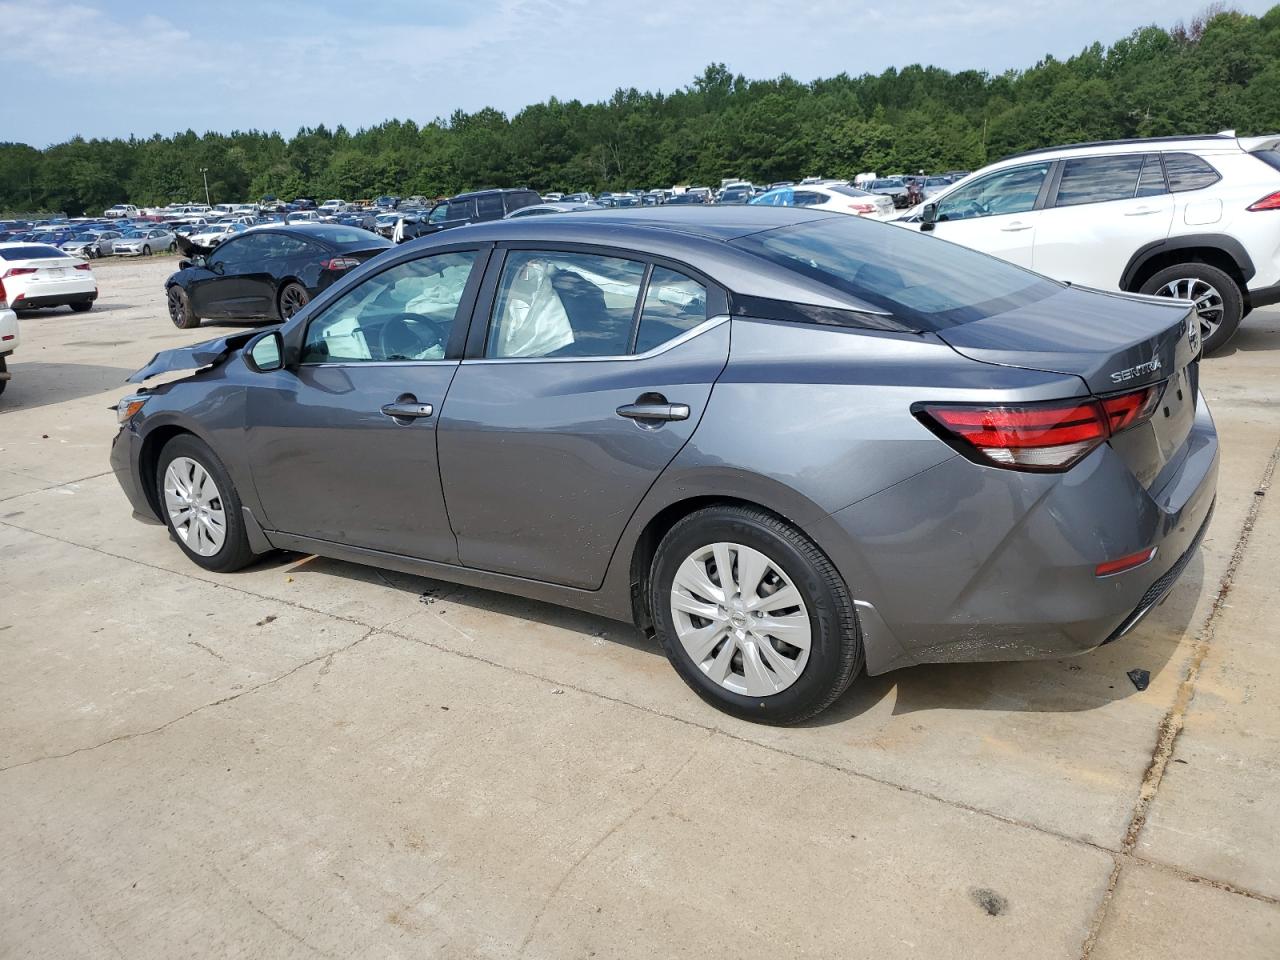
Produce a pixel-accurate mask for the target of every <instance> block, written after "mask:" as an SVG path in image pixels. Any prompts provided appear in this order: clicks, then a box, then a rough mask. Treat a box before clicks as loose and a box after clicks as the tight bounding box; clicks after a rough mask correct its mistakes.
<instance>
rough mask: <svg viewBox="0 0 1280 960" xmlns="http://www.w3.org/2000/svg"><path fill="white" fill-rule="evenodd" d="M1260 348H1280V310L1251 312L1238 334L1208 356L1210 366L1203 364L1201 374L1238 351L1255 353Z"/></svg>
mask: <svg viewBox="0 0 1280 960" xmlns="http://www.w3.org/2000/svg"><path fill="white" fill-rule="evenodd" d="M1259 350H1280V310H1276V309H1274V308H1272V307H1268V308H1266V309H1263V310H1258V311H1256V312H1254V313H1251V314H1249V316H1247V317H1245V318H1244V320H1243V321H1242V322H1241V324H1240V327H1239V329H1237V330H1236V335H1235V336H1234V337H1232V338H1231V339H1230V340H1228V341H1227V344H1226V346H1224V347H1223V348H1222V349H1221V350H1219V351H1218V352H1216V353H1215V354H1214V355H1213V356H1212V357H1208V358H1206V362H1207V364H1208V367H1207V368H1206V367H1205V366H1201V368H1200V370H1201V376H1204V375H1205V374H1206V373H1208V372H1211V371H1212V370H1213V364H1214V363H1215V362H1216V361H1218V360H1221V359H1222V358H1224V357H1229V356H1231V355H1232V354H1234V353H1237V352H1244V353H1255V352H1257V351H1259Z"/></svg>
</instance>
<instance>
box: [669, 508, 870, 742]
mask: <svg viewBox="0 0 1280 960" xmlns="http://www.w3.org/2000/svg"><path fill="white" fill-rule="evenodd" d="M650 604H651V609H652V611H653V620H654V623H655V624H656V625H657V634H658V638H659V640H660V642H661V643H662V646H663V649H664V650H665V652H666V654H667V657H668V659H669V660H670V661H671V663H672V665H673V666H674V667H675V668H676V671H677V672H678V673H679V674H680V676H681V677H682V678H683V679H684V681H685V682H686V683H687V684H689V686H691V687H692V688H693V689H694V691H695V692H696V693H697V694H698V695H699V696H700V697H702V698H703V699H704V700H706V701H707V702H708V703H710V704H711V705H712V706H715V707H717V708H719V709H720V710H723V711H725V712H726V713H730V714H733V715H734V716H738V717H742V718H744V719H747V720H754V721H757V722H762V723H772V724H789V723H799V722H801V721H803V720H807V719H808V718H810V717H812V716H814V715H815V714H818V713H820V712H821V711H823V710H825V709H826V708H827V707H829V706H830V705H831V704H832V703H833V702H835V700H836V698H837V697H839V696H840V694H841V693H843V692H844V691H845V690H846V689H847V688H848V686H849V684H850V683H851V682H852V681H853V678H854V677H855V676H856V675H857V674H858V672H859V671H860V670H861V669H862V637H861V633H860V631H859V628H858V621H857V617H856V615H855V613H854V608H853V603H852V601H851V600H850V598H849V594H848V590H847V589H846V588H845V584H844V581H843V580H842V579H841V578H840V575H839V573H837V572H836V569H835V567H833V566H832V564H831V561H830V560H828V559H827V557H826V556H825V555H824V554H823V553H822V551H821V550H819V549H818V548H817V546H815V545H814V543H813V542H812V541H811V540H809V538H808V537H806V536H805V535H804V534H802V533H801V532H800V531H798V530H796V529H795V528H794V527H792V526H790V525H789V524H787V523H786V522H784V521H783V520H781V519H779V518H778V517H775V516H774V515H773V514H770V513H767V512H766V511H763V510H759V509H754V508H748V507H708V508H706V509H704V510H699V511H697V512H695V513H692V514H690V515H689V516H688V517H685V518H684V519H683V520H681V521H680V522H679V523H677V524H676V525H675V526H674V527H673V528H672V529H671V531H670V532H669V533H668V534H667V535H666V536H665V537H664V538H663V540H662V543H661V544H660V545H659V547H658V550H657V553H656V554H655V556H654V560H653V566H652V570H651V576H650Z"/></svg>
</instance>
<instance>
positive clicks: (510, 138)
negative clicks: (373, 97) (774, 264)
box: [0, 6, 1280, 215]
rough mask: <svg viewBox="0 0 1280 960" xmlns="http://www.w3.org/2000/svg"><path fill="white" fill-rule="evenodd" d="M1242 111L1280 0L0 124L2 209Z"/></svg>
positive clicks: (857, 168)
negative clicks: (858, 64) (833, 60)
mask: <svg viewBox="0 0 1280 960" xmlns="http://www.w3.org/2000/svg"><path fill="white" fill-rule="evenodd" d="M1226 128H1231V129H1236V130H1238V131H1239V132H1240V134H1241V135H1245V134H1254V133H1267V132H1275V131H1280V6H1275V7H1272V8H1271V10H1269V11H1268V12H1267V13H1266V14H1264V15H1263V16H1261V17H1253V16H1247V15H1244V14H1241V13H1237V12H1234V11H1225V10H1222V9H1220V8H1219V9H1210V10H1209V11H1207V12H1206V13H1205V14H1204V15H1202V16H1201V17H1197V18H1196V19H1195V20H1193V21H1192V22H1191V23H1190V24H1179V25H1177V26H1175V27H1173V28H1171V29H1162V28H1160V27H1156V26H1150V27H1145V28H1142V29H1139V30H1136V31H1134V32H1133V33H1131V34H1130V35H1129V36H1127V37H1125V38H1123V39H1121V40H1119V41H1117V42H1115V43H1113V44H1112V45H1111V46H1109V47H1106V46H1103V45H1102V44H1101V43H1094V44H1093V45H1092V46H1089V47H1087V48H1086V49H1084V50H1082V51H1081V52H1080V53H1079V54H1077V55H1076V56H1073V57H1071V58H1069V59H1066V60H1058V59H1055V58H1053V57H1046V58H1045V59H1043V60H1041V61H1040V62H1039V63H1037V64H1035V65H1034V66H1033V67H1030V68H1029V69H1026V70H1020V71H1009V72H1006V73H1002V74H998V75H992V74H988V73H986V72H983V71H978V70H965V71H961V72H958V73H952V72H949V71H947V70H942V69H939V68H937V67H925V66H919V65H913V66H908V67H904V68H903V69H901V70H898V69H889V70H886V71H885V72H884V73H881V74H879V75H878V76H873V75H870V74H863V75H860V76H851V75H849V74H847V73H842V74H840V75H838V76H835V77H830V78H828V79H820V80H814V81H813V82H810V83H801V82H799V81H796V80H794V79H792V78H790V77H787V76H782V77H778V78H777V79H772V80H748V79H746V78H745V77H742V76H740V75H734V74H733V73H731V72H730V71H729V70H728V69H727V68H726V67H725V66H724V65H723V64H713V65H711V66H709V67H707V68H706V70H705V71H704V72H703V74H702V75H701V76H700V77H698V78H697V79H695V80H694V81H693V83H691V84H690V85H688V86H686V87H684V88H682V89H679V90H676V91H674V92H672V93H665V94H664V93H661V92H658V93H645V92H641V91H639V90H635V89H629V90H618V91H617V92H615V93H614V95H613V96H612V97H611V98H610V99H609V100H608V101H605V102H599V103H581V102H579V101H577V100H569V101H561V100H557V99H555V98H552V99H551V100H548V101H546V102H545V103H538V104H533V105H532V106H528V107H525V108H524V109H523V110H521V111H519V112H518V113H516V114H515V115H514V116H511V117H508V116H506V115H505V114H503V113H501V112H500V111H498V110H494V109H492V108H486V109H483V110H480V111H478V112H476V113H470V114H468V113H464V112H462V111H458V112H455V113H454V114H453V115H452V116H450V117H448V118H447V119H443V118H442V119H438V120H435V121H433V122H431V123H427V124H424V125H421V126H420V125H418V124H416V123H414V122H413V121H401V120H389V121H387V122H385V123H382V124H379V125H378V126H374V127H370V128H368V129H361V130H358V131H356V132H354V133H353V132H351V131H349V130H347V129H346V128H344V127H342V126H339V127H337V128H335V129H329V128H328V127H325V126H318V127H314V128H303V129H301V130H299V131H298V132H297V133H296V134H295V135H294V136H293V137H292V138H290V139H285V138H284V137H283V136H281V135H280V134H279V133H275V132H270V133H268V132H263V131H258V130H249V131H237V132H232V133H230V134H222V133H213V132H210V133H205V134H203V135H200V134H197V133H195V132H194V131H191V130H188V131H187V132H185V133H180V134H178V135H176V136H172V137H164V136H160V135H158V134H157V135H155V136H153V137H151V138H150V139H137V138H131V139H129V140H120V139H111V140H98V139H94V140H85V139H83V138H81V137H75V138H73V139H71V140H68V141H67V142H65V143H59V144H56V145H54V146H51V147H48V148H47V149H44V150H38V149H35V148H34V147H31V146H28V145H26V144H22V143H0V210H7V211H14V210H29V211H34V210H61V211H66V212H67V213H69V214H71V215H78V214H81V213H84V212H90V213H98V212H101V210H102V209H104V208H105V207H107V206H110V205H111V204H113V203H120V202H131V203H136V204H139V205H152V204H163V203H168V202H172V201H185V200H193V199H197V198H199V199H203V196H204V186H203V182H202V177H201V173H200V171H201V168H206V169H207V171H208V180H209V190H210V193H211V194H212V199H213V201H214V202H215V203H217V202H221V201H241V200H248V199H256V198H258V197H261V196H263V195H264V194H274V195H276V196H279V197H282V198H293V197H300V196H301V197H313V198H327V197H344V198H348V199H354V198H357V197H370V196H375V195H377V194H380V193H397V194H401V195H413V194H422V195H425V196H438V195H443V194H451V193H455V192H458V191H460V190H464V189H469V188H478V187H488V186H496V187H506V186H526V185H527V186H531V187H534V188H535V189H539V190H543V191H547V190H553V189H558V190H562V191H569V190H592V191H599V190H605V189H619V188H631V187H641V188H648V187H654V186H670V185H671V184H674V183H702V184H713V185H714V184H716V183H718V182H719V180H720V178H722V177H730V176H733V177H738V176H741V177H745V178H747V179H750V180H752V181H754V182H757V183H768V182H771V181H775V180H784V179H796V178H799V177H802V176H806V175H814V174H817V175H823V176H841V177H851V176H853V175H854V174H857V173H860V172H863V171H877V172H879V173H881V174H886V173H892V172H902V171H914V170H918V169H925V170H929V171H939V170H947V169H957V168H958V169H972V168H976V167H978V166H981V165H982V164H984V163H986V162H988V161H990V160H994V159H997V158H999V157H1002V156H1005V155H1007V154H1010V153H1014V152H1017V151H1019V150H1025V149H1029V148H1034V147H1042V146H1049V145H1053V144H1057V143H1067V142H1073V141H1082V140H1108V139H1113V138H1117V137H1134V136H1139V137H1141V136H1160V135H1176V134H1188V133H1205V132H1215V131H1217V130H1220V129H1226Z"/></svg>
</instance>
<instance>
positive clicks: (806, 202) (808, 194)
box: [795, 190, 827, 207]
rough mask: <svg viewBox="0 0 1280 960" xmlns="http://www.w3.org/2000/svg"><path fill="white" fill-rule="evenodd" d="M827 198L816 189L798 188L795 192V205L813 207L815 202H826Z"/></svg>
mask: <svg viewBox="0 0 1280 960" xmlns="http://www.w3.org/2000/svg"><path fill="white" fill-rule="evenodd" d="M826 199H827V198H826V197H824V196H823V195H822V194H820V193H818V192H817V191H816V190H797V191H796V192H795V205H796V206H797V207H812V206H813V205H814V204H818V203H825V202H826Z"/></svg>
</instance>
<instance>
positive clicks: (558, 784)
mask: <svg viewBox="0 0 1280 960" xmlns="http://www.w3.org/2000/svg"><path fill="white" fill-rule="evenodd" d="M170 268H171V262H169V263H166V262H163V261H151V262H145V261H142V262H127V263H107V264H103V265H101V266H98V265H96V264H95V269H96V271H97V273H98V275H99V282H100V285H101V288H102V299H101V300H100V301H99V307H98V308H95V310H94V311H92V312H90V313H88V314H85V315H78V314H74V315H73V314H71V313H69V312H66V311H63V310H60V311H57V312H56V313H49V312H46V313H43V314H37V315H33V316H31V317H28V318H24V320H23V338H24V344H23V347H22V349H21V351H20V352H19V353H18V354H16V355H15V357H14V358H13V360H12V362H11V364H10V369H11V370H12V372H13V374H14V380H13V382H12V383H11V384H10V386H9V389H8V391H7V392H6V393H5V394H4V396H3V397H0V574H2V579H0V584H2V589H3V590H4V594H3V595H4V597H5V599H4V600H3V601H2V602H0V809H3V810H4V811H5V814H6V816H5V821H4V822H5V826H4V829H2V830H0V863H3V864H4V865H5V869H4V870H3V871H0V957H6V958H7V957H15V958H16V957H24V958H25V957H50V958H53V957H57V958H63V957H69V956H76V957H97V956H104V957H112V956H127V957H131V958H132V957H144V958H145V957H156V958H166V960H167V958H173V957H181V956H191V957H207V956H220V957H221V956H228V957H253V958H262V957H295V956H297V957H307V956H317V955H318V956H328V957H344V958H345V957H400V956H404V957H409V956H413V957H420V956H433V957H495V958H497V957H513V956H527V957H546V958H565V957H587V956H592V955H594V956H598V957H631V956H636V957H640V956H644V957H647V958H653V957H668V956H691V957H711V956H726V957H735V958H740V957H755V956H760V957H836V956H839V957H860V956H873V955H874V956H879V957H884V956H889V957H916V956H918V957H928V958H940V957H973V956H983V957H992V958H994V957H1011V958H1012V957H1017V958H1027V957H1037V958H1041V957H1044V958H1055V957H1064V958H1078V957H1097V958H1103V957H1126V958H1135V957H1183V956H1186V957H1198V956H1202V955H1204V954H1205V953H1206V951H1207V950H1208V949H1209V948H1216V951H1217V952H1220V953H1222V954H1225V955H1230V956H1232V957H1274V956H1277V955H1280V871H1278V870H1277V866H1276V864H1280V819H1278V818H1277V814H1276V812H1275V808H1276V800H1277V798H1278V797H1280V762H1278V761H1277V757H1280V749H1277V747H1278V746H1280V709H1278V708H1277V707H1276V706H1275V700H1276V696H1275V692H1276V689H1277V684H1278V683H1280V659H1278V658H1280V653H1277V649H1276V641H1277V640H1278V639H1280V634H1278V633H1277V630H1276V628H1275V626H1274V621H1275V618H1274V614H1273V611H1274V609H1275V604H1276V602H1277V598H1278V597H1277V595H1278V594H1280V587H1278V586H1277V581H1276V577H1275V574H1274V571H1275V569H1276V567H1277V563H1278V562H1280V554H1278V553H1277V549H1278V548H1277V544H1278V543H1280V506H1277V505H1276V504H1275V503H1274V498H1275V497H1276V496H1277V495H1280V494H1277V493H1276V492H1275V491H1276V488H1275V487H1273V486H1271V483H1272V478H1273V471H1274V468H1275V462H1276V455H1277V444H1278V442H1280V404H1277V403H1276V399H1275V394H1276V383H1277V376H1278V374H1280V312H1277V311H1274V310H1272V311H1264V312H1259V313H1258V314H1256V315H1254V316H1252V317H1250V318H1249V319H1247V320H1246V321H1245V325H1244V326H1243V327H1242V329H1241V332H1240V334H1239V335H1238V336H1237V338H1236V340H1235V341H1233V345H1232V347H1231V348H1229V350H1228V351H1227V354H1226V355H1225V356H1222V357H1219V358H1215V359H1213V360H1210V361H1208V362H1206V364H1205V366H1204V370H1203V376H1202V381H1203V387H1204V390H1205V392H1206V394H1207V396H1208V397H1209V401H1210V404H1211V406H1212V409H1213V411H1214V414H1215V416H1216V418H1217V421H1218V426H1219V429H1220V431H1221V433H1222V437H1223V450H1224V454H1223V468H1222V480H1221V488H1220V494H1219V503H1218V509H1217V513H1216V516H1215V519H1214V521H1213V525H1212V527H1211V529H1210V532H1209V535H1208V537H1207V538H1206V540H1205V544H1204V548H1203V550H1202V552H1201V554H1200V555H1199V556H1198V557H1197V559H1196V560H1195V561H1193V562H1192V564H1191V565H1190V566H1189V567H1188V570H1187V572H1186V574H1185V575H1184V577H1183V579H1182V580H1181V581H1180V583H1179V584H1178V587H1177V588H1176V590H1175V592H1174V593H1173V595H1172V596H1171V597H1170V599H1169V600H1168V601H1167V602H1166V603H1165V604H1164V605H1163V606H1162V607H1160V608H1159V609H1158V610H1157V611H1156V612H1155V613H1154V614H1153V615H1152V616H1151V617H1150V618H1148V620H1147V621H1145V622H1144V623H1143V624H1142V626H1141V627H1140V628H1139V629H1138V630H1136V631H1135V632H1134V633H1133V634H1131V635H1130V636H1128V637H1126V638H1124V640H1122V641H1121V642H1119V643H1117V644H1113V645H1111V646H1109V647H1106V648H1103V649H1101V650H1098V651H1096V652H1094V653H1092V654H1090V655H1087V656H1085V657H1081V658H1077V659H1074V660H1069V661H1051V662H1044V663H1024V664H982V665H962V666H946V667H925V668H916V669H912V670H903V671H898V672H896V673H893V674H890V675H888V676H884V677H877V678H871V679H869V680H868V679H866V678H863V679H862V680H861V681H860V682H859V683H858V684H857V685H855V688H854V689H853V690H851V691H850V693H849V694H848V695H846V696H845V698H844V699H843V700H842V701H841V702H840V703H838V704H837V705H836V707H835V708H834V709H833V710H832V711H830V712H829V713H827V714H825V715H823V716H822V717H820V718H819V720H818V721H817V722H816V723H815V724H813V725H811V726H807V727H801V728H798V729H785V730H780V729H774V728H766V727H758V726H753V725H750V724H746V723H742V722H739V721H736V720H733V719H731V718H728V717H725V716H723V715H721V714H719V713H717V712H715V711H713V710H711V709H710V708H709V707H707V706H705V705H704V704H703V703H702V702H701V701H700V700H698V699H697V698H696V697H695V696H693V694H692V693H691V692H690V691H688V690H687V688H685V686H684V685H683V684H682V683H681V682H680V680H679V679H678V677H677V676H676V675H675V673H674V672H673V671H672V670H671V668H670V667H669V666H668V665H667V663H666V661H665V660H664V659H663V658H662V656H661V655H660V653H659V652H658V651H657V650H656V649H655V648H653V647H652V646H651V645H650V644H648V643H647V642H646V641H645V640H644V639H643V638H642V637H641V636H639V635H638V633H637V632H636V631H634V630H633V629H631V628H629V627H626V626H625V625H622V624H617V623H613V622H610V621H605V620H599V619H596V618H593V617H589V616H586V615H583V614H579V613H574V612H571V611H564V610H560V609H557V608H554V607H549V606H546V605H542V604H538V603H535V602H531V601H524V600H519V599H515V598H510V597H505V596H500V595H497V594H492V593H487V592H484V591H479V590H471V589H465V588H459V587H455V586H452V585H449V584H444V583H438V582H433V581H429V580H424V579H420V578H414V577H408V576H404V575H401V574H397V573H391V572H386V571H377V570H373V569H370V568H364V567H358V566H354V565H349V564H343V563H337V562H334V561H328V560H322V559H319V558H306V557H300V556H297V555H284V556H278V557H273V558H270V559H268V560H266V561H264V562H262V563H260V564H258V565H256V566H254V567H252V568H250V569H249V570H246V571H244V572H242V573H239V574H235V575H231V576H217V575H212V574H208V573H205V572H204V571H202V570H200V569H199V568H197V567H195V566H194V565H192V564H190V563H188V562H187V561H186V560H185V558H183V556H182V555H181V554H180V552H179V551H178V550H177V549H176V548H175V547H174V546H173V545H172V544H171V543H170V542H169V541H168V538H167V536H166V535H165V533H164V531H163V530H161V529H159V528H156V527H149V526H145V525H142V524H139V523H137V522H136V521H134V520H132V519H131V518H130V516H129V510H128V507H127V504H126V502H125V500H124V498H123V496H122V495H121V494H120V493H119V491H118V489H117V487H116V484H115V481H114V479H113V478H112V477H111V476H110V475H109V473H107V463H106V449H107V444H108V442H109V440H110V437H111V435H112V433H113V431H114V418H113V415H112V414H111V413H110V412H109V411H108V410H107V409H106V407H107V406H108V405H109V404H110V403H112V402H114V400H115V399H116V398H117V397H119V396H121V395H123V393H124V392H125V389H124V387H123V385H122V383H121V381H122V380H123V378H124V377H125V376H126V375H127V374H128V373H129V372H131V371H132V370H133V369H135V368H137V367H138V366H140V365H141V364H142V363H144V362H145V361H146V360H147V359H148V358H149V357H150V355H151V354H152V353H153V352H154V351H156V350H159V349H163V348H165V347H168V346H173V345H177V344H181V343H188V342H194V341H196V340H200V339H206V338H208V337H210V336H215V335H217V332H218V331H217V330H216V329H208V328H206V329H204V330H201V331H178V330H175V329H174V328H173V327H172V326H171V325H170V324H169V321H168V319H167V316H166V314H165V312H164V305H163V297H162V291H161V286H160V284H161V281H162V279H163V277H164V275H165V273H166V272H167V270H168V269H170ZM1268 491H1270V492H1268ZM1135 667H1138V668H1143V669H1147V670H1149V671H1150V672H1151V684H1150V686H1149V687H1148V689H1147V690H1145V691H1143V692H1138V691H1136V690H1135V689H1134V688H1133V686H1132V684H1131V683H1130V682H1129V680H1128V679H1127V677H1126V676H1125V671H1127V670H1129V669H1131V668H1135Z"/></svg>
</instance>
